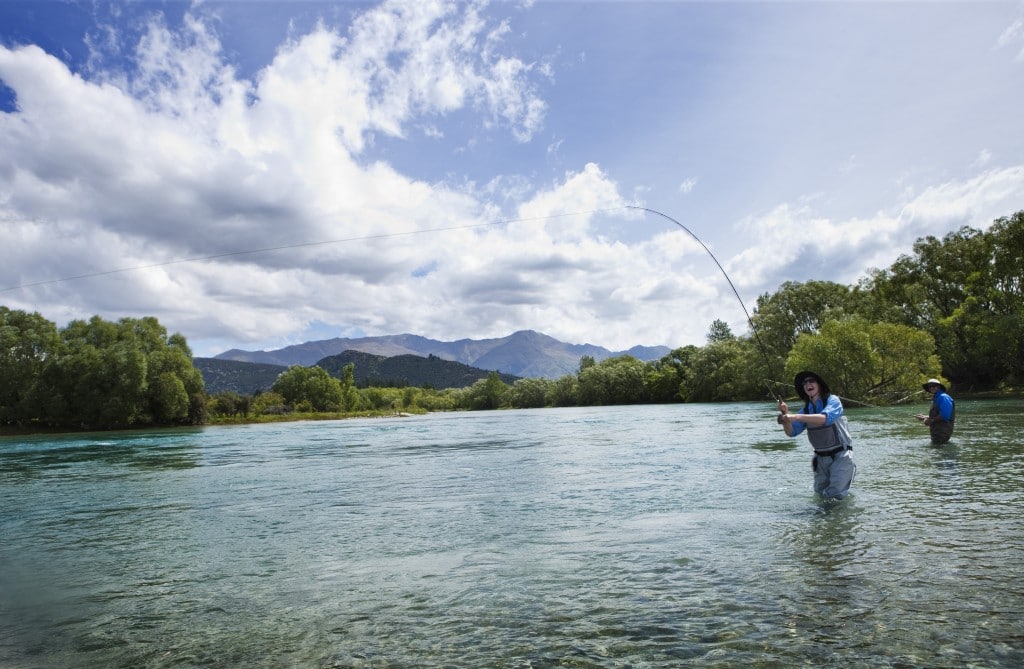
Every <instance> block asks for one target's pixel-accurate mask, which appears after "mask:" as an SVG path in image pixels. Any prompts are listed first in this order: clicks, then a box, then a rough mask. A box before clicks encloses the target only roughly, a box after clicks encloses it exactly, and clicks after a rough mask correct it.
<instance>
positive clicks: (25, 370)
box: [0, 307, 60, 424]
mask: <svg viewBox="0 0 1024 669" xmlns="http://www.w3.org/2000/svg"><path fill="white" fill-rule="evenodd" d="M59 348H60V335H59V333H58V332H57V326H56V325H54V324H53V323H51V322H50V321H48V320H46V319H45V318H43V317H42V316H41V315H39V314H38V313H27V312H24V311H12V310H11V309H8V308H7V307H0V424H10V423H23V422H27V421H30V420H31V419H32V418H34V417H36V412H35V407H33V406H31V401H30V398H32V397H33V396H34V395H37V394H38V392H39V391H38V390H34V388H35V386H36V385H37V384H38V383H39V380H40V377H41V375H42V371H43V368H44V367H45V365H46V364H47V362H48V361H49V360H52V359H53V358H54V357H55V356H56V355H58V353H59Z"/></svg>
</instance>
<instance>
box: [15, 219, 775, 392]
mask: <svg viewBox="0 0 1024 669" xmlns="http://www.w3.org/2000/svg"><path fill="white" fill-rule="evenodd" d="M623 209H636V210H639V211H646V212H649V213H651V214H656V215H658V216H661V217H662V218H664V219H666V220H668V221H671V222H672V223H675V224H676V225H677V226H679V227H680V228H682V230H683V231H684V232H686V233H687V234H688V235H690V236H691V237H693V239H694V240H696V242H697V243H698V244H700V246H701V248H703V249H704V251H705V252H706V253H707V254H708V255H709V256H710V257H711V259H712V260H713V261H714V262H715V265H717V266H718V269H719V270H720V271H721V272H722V276H724V277H725V280H726V282H727V283H728V284H729V287H730V288H731V289H732V293H733V295H735V296H736V300H737V301H738V302H739V303H740V307H741V308H742V309H743V313H744V315H745V316H746V317H747V323H748V324H749V325H750V331H751V333H752V334H753V336H754V341H756V342H757V346H758V349H759V350H760V352H761V355H762V356H764V361H765V364H766V365H767V368H768V370H769V372H770V371H771V368H772V363H771V359H770V358H769V356H768V351H767V349H766V348H765V346H764V343H763V342H762V341H761V337H760V335H758V332H757V328H756V327H755V326H754V321H753V319H752V318H751V317H750V312H749V311H748V310H747V305H746V304H744V302H743V298H742V297H740V293H739V291H738V290H736V286H735V285H734V284H733V282H732V279H731V278H729V274H728V272H726V271H725V268H724V267H723V266H722V263H720V262H719V261H718V258H716V257H715V254H714V253H712V252H711V249H709V248H708V247H707V245H706V244H705V243H704V242H703V241H702V240H701V239H700V237H698V236H697V235H695V234H694V233H693V231H692V230H690V229H689V228H687V227H686V226H685V225H683V224H682V223H680V222H679V221H677V220H676V219H674V218H672V217H671V216H669V215H668V214H665V213H662V212H660V211H657V210H656V209H650V208H648V207H641V206H637V205H624V206H621V207H608V208H605V209H592V210H589V211H576V212H567V213H563V214H548V215H545V216H536V217H531V218H517V219H507V220H500V221H492V222H489V223H473V224H469V225H453V226H447V227H441V228H427V229H423V230H411V231H408V232H389V233H382V234H378V235H365V236H361V237H346V238H342V239H328V240H321V241H314V242H298V243H295V244H282V245H279V246H268V247H264V248H258V249H246V250H241V251H226V252H224V253H214V254H210V255H205V256H195V257H191V258H178V259H175V260H166V261H163V262H156V263H149V264H146V265H134V266H132V267H121V268H117V269H110V270H103V271H98V272H89V273H86V274H77V275H74V276H65V277H61V278H58V279H48V280H45V281H34V282H32V283H22V284H18V285H16V286H8V287H5V288H0V293H6V292H10V291H13V290H21V289H23V288H34V287H38V286H48V285H51V284H55V283H63V282H65V281H76V280H79V279H89V278H93V277H98V276H109V275H111V274H122V273H125V272H135V271H139V270H144V269H153V268H156V267H168V266H170V265H180V264H184V263H191V262H201V261H204V260H216V259H218V258H231V257H237V256H243V255H253V254H256V253H268V252H271V251H283V250H287V249H299V248H307V247H312V246H325V245H328V244H343V243H348V242H358V241H368V240H371V239H388V238H391V237H405V236H411V235H422V234H429V233H434V232H447V231H451V230H470V229H473V228H484V227H492V226H498V225H505V224H509V223H522V222H527V221H539V220H550V219H553V218H561V217H565V216H580V215H583V214H595V213H602V212H610V211H621V210H623ZM766 386H767V387H768V393H769V394H770V395H771V396H772V397H773V398H775V400H776V401H781V400H782V398H781V397H780V396H779V395H778V394H776V393H775V391H774V390H772V388H771V386H770V385H768V384H767V383H766Z"/></svg>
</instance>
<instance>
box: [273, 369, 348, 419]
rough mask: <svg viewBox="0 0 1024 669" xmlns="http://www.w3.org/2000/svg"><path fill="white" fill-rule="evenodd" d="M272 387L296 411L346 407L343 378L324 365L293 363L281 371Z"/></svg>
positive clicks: (338, 409) (334, 409)
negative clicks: (332, 374) (341, 379)
mask: <svg viewBox="0 0 1024 669" xmlns="http://www.w3.org/2000/svg"><path fill="white" fill-rule="evenodd" d="M271 391H273V392H275V393H278V394H280V395H281V397H283V398H284V401H285V403H286V404H287V405H289V406H291V407H293V408H295V410H296V411H307V410H308V411H341V410H342V409H343V408H344V395H343V393H342V388H341V382H340V381H339V380H338V379H336V378H334V377H332V376H331V375H330V373H328V371H327V370H326V369H324V368H323V367H315V366H314V367H303V366H302V365H292V366H291V367H289V368H288V369H286V370H285V371H283V372H281V374H280V375H278V377H277V380H275V381H274V385H273V386H271Z"/></svg>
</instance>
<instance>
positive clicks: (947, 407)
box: [932, 390, 953, 420]
mask: <svg viewBox="0 0 1024 669" xmlns="http://www.w3.org/2000/svg"><path fill="white" fill-rule="evenodd" d="M932 402H934V403H935V408H936V409H938V410H939V415H940V416H942V420H952V419H953V398H952V397H950V396H949V394H948V393H944V392H942V391H941V390H940V391H938V392H936V393H935V397H934V398H933V399H932Z"/></svg>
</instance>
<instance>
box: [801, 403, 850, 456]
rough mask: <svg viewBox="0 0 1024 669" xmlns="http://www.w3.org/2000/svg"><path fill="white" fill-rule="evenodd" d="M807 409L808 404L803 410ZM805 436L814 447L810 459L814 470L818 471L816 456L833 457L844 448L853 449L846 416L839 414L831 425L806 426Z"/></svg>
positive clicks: (808, 408) (806, 410)
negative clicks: (812, 456)
mask: <svg viewBox="0 0 1024 669" xmlns="http://www.w3.org/2000/svg"><path fill="white" fill-rule="evenodd" d="M809 410H810V407H809V406H808V407H805V408H804V411H805V412H808V411H809ZM807 438H808V439H809V440H810V442H811V448H813V449H814V458H812V459H811V469H813V470H814V471H818V456H822V457H835V456H836V455H838V454H840V453H842V452H843V451H845V450H851V451H852V450H853V442H852V440H851V439H850V431H849V428H848V427H847V425H846V416H840V417H839V418H837V419H836V420H834V421H833V422H832V424H831V425H822V426H821V427H811V426H807Z"/></svg>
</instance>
